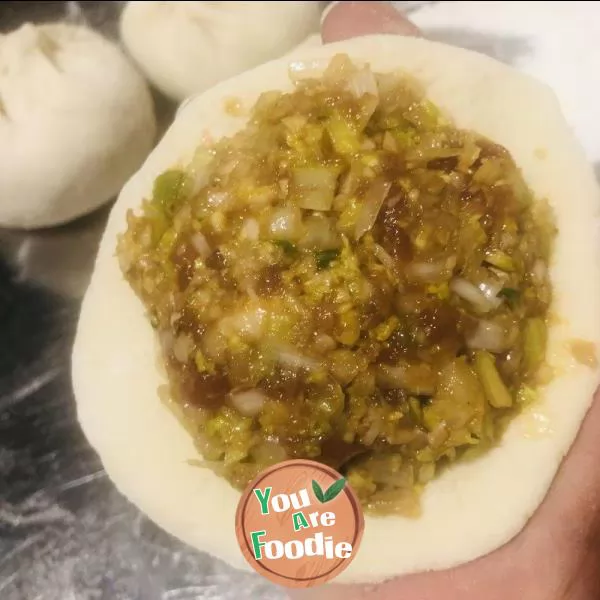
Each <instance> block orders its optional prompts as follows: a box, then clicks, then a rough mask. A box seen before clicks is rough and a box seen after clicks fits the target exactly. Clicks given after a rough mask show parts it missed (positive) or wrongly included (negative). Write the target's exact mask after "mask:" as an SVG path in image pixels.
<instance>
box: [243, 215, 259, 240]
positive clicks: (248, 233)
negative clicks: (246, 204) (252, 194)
mask: <svg viewBox="0 0 600 600" xmlns="http://www.w3.org/2000/svg"><path fill="white" fill-rule="evenodd" d="M240 233H241V235H242V236H243V237H245V238H246V239H247V240H252V241H256V240H257V239H258V236H259V233H260V227H259V225H258V221H257V220H256V219H246V220H245V221H244V224H243V225H242V229H241V232H240Z"/></svg>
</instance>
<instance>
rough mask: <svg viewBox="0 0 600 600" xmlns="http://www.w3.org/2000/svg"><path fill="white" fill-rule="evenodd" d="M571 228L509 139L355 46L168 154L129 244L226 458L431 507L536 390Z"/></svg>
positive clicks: (242, 480)
mask: <svg viewBox="0 0 600 600" xmlns="http://www.w3.org/2000/svg"><path fill="white" fill-rule="evenodd" d="M553 236H554V225H553V222H552V217H551V214H550V211H549V210H548V209H547V207H546V206H545V205H544V204H543V203H542V202H541V201H539V200H536V199H534V197H533V195H532V193H531V191H530V190H529V189H528V188H527V186H526V184H525V182H524V180H523V177H522V175H521V173H520V171H519V169H518V167H517V166H516V165H515V163H514V161H513V160H512V158H511V156H510V154H509V153H508V152H507V151H506V149H504V148H503V147H501V146H499V145H498V144H495V143H492V142H490V141H489V140H486V139H484V138H483V137H481V136H479V135H478V134H477V133H474V132H470V131H462V130H458V129H456V128H455V127H454V126H453V124H452V123H451V122H450V121H448V120H447V119H446V118H445V117H444V116H443V115H442V114H441V113H440V112H439V111H438V110H437V108H436V107H435V106H433V105H432V104H431V103H430V102H429V101H428V100H427V99H426V98H425V96H424V93H423V91H422V90H421V89H420V88H419V86H418V85H417V84H416V83H415V82H414V81H412V80H409V79H407V78H405V77H403V76H400V75H398V74H374V73H372V72H371V71H370V70H369V68H368V67H358V66H356V65H354V64H352V63H351V62H350V60H349V59H348V58H347V57H345V56H343V55H340V56H337V57H335V58H334V59H333V60H332V61H331V64H330V65H329V67H328V69H327V70H326V72H325V73H324V75H323V76H322V77H320V78H315V79H306V80H302V81H298V82H296V85H295V89H294V91H293V92H291V93H285V94H284V93H280V92H267V93H265V94H263V95H262V96H261V97H260V98H259V100H258V101H257V103H256V105H255V107H254V109H253V113H252V117H251V119H250V121H249V123H248V125H247V127H246V128H245V129H244V130H242V131H240V132H239V133H238V134H236V135H234V136H233V137H231V138H225V139H223V140H221V141H219V142H217V143H215V144H214V145H213V146H211V147H205V146H204V147H200V148H199V149H198V151H197V153H196V156H195V157H194V159H193V161H192V162H191V164H190V165H189V167H188V168H187V169H186V170H185V171H184V170H177V169H172V170H168V171H166V172H165V173H163V174H162V175H160V176H159V177H158V178H157V180H156V182H155V186H154V192H153V194H152V197H151V198H148V199H147V200H146V201H145V202H144V205H143V207H142V210H141V211H140V212H139V214H135V213H134V212H133V211H132V212H130V213H129V214H128V220H127V230H126V231H125V232H124V234H123V235H122V236H120V238H119V242H118V255H119V259H120V264H121V267H122V270H123V273H124V275H125V277H126V278H127V281H128V282H129V283H130V285H131V286H132V288H133V289H134V290H135V292H136V293H137V294H138V296H139V298H140V299H141V301H142V302H143V303H144V305H145V307H146V309H147V312H148V315H149V319H150V322H151V323H152V326H153V327H154V328H155V329H156V331H157V335H158V338H159V340H160V342H161V347H162V351H163V355H164V359H165V363H166V366H167V371H168V374H169V382H170V388H171V389H170V393H171V397H172V399H171V401H170V406H171V407H172V409H173V410H175V411H176V413H177V414H178V416H179V417H180V418H181V420H182V423H183V424H184V425H185V427H186V428H187V430H188V431H189V432H190V434H191V435H193V437H194V440H195V442H196V445H197V447H198V449H199V451H200V452H201V453H202V455H203V458H204V464H205V465H206V466H207V467H209V468H212V469H214V470H215V471H216V472H217V473H219V474H220V475H222V476H223V477H225V478H226V479H227V480H228V481H230V482H231V483H232V484H233V485H235V486H236V487H242V486H244V485H245V484H246V483H247V482H248V481H249V480H250V479H251V478H253V477H254V476H255V475H256V474H257V473H258V472H259V471H261V470H262V469H264V468H266V467H267V466H269V465H270V464H273V463H274V462H277V461H280V460H284V459H286V458H300V457H308V458H312V459H316V460H319V461H322V462H324V463H327V464H330V465H332V466H334V467H335V468H336V469H339V470H340V471H341V472H342V473H344V474H345V475H346V477H347V478H348V481H349V483H350V485H352V487H353V488H354V489H355V491H356V492H357V493H358V495H359V497H360V498H361V500H362V502H363V503H364V506H365V508H366V509H367V510H369V511H373V512H378V513H383V514H385V513H398V514H404V515H415V514H418V510H419V494H420V492H421V491H422V489H423V487H424V486H425V485H427V483H428V482H429V481H430V480H431V479H432V478H434V477H435V475H436V473H437V472H438V471H439V470H440V469H441V468H444V467H445V466H446V465H447V464H449V463H451V462H452V461H455V460H460V459H464V458H466V457H467V456H470V455H473V454H476V453H480V452H484V451H485V450H486V449H488V448H490V447H491V446H492V445H493V444H494V443H495V442H497V441H498V439H499V437H500V436H501V435H502V432H503V430H504V428H505V427H506V425H507V423H508V422H509V421H510V419H512V418H513V417H514V416H515V415H516V414H517V412H518V411H519V410H520V409H521V407H522V406H523V405H524V403H527V402H530V401H532V399H533V398H534V396H535V386H536V376H537V374H538V372H539V369H540V366H541V365H542V364H543V362H544V356H545V349H546V329H547V325H546V320H547V315H548V309H549V307H550V303H551V299H552V290H551V285H550V280H549V275H548V263H549V260H550V257H551V251H552V240H553Z"/></svg>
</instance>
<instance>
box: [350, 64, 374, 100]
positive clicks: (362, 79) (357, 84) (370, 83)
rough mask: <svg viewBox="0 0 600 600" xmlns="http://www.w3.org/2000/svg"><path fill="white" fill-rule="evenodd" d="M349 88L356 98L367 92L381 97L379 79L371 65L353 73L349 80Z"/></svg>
mask: <svg viewBox="0 0 600 600" xmlns="http://www.w3.org/2000/svg"><path fill="white" fill-rule="evenodd" d="M348 89H349V90H350V92H351V94H352V95H353V96H354V97H355V98H362V97H363V96H364V95H365V94H371V95H372V96H375V97H376V98H379V90H378V89H377V81H376V79H375V75H373V73H372V71H371V69H369V67H363V68H362V69H360V70H358V71H356V73H354V75H352V77H351V78H350V80H349V81H348Z"/></svg>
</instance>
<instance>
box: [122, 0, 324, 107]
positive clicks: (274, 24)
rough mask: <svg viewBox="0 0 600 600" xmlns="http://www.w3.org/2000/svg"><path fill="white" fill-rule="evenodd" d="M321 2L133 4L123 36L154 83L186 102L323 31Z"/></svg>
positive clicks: (126, 13) (129, 5)
mask: <svg viewBox="0 0 600 600" xmlns="http://www.w3.org/2000/svg"><path fill="white" fill-rule="evenodd" d="M320 15H321V7H320V3H319V2H155V1H149V2H146V1H143V2H128V3H127V5H126V6H125V8H124V10H123V13H122V16H121V38H122V40H123V43H124V44H125V46H126V48H127V50H128V51H129V53H130V54H131V56H132V57H133V59H134V60H135V61H136V62H137V63H138V65H139V66H140V68H141V69H142V70H143V71H144V73H145V74H146V75H147V77H148V78H149V79H150V81H152V83H153V84H154V85H155V86H156V87H157V88H158V89H159V90H161V91H162V92H163V93H164V94H166V95H167V96H169V97H170V98H172V99H173V100H177V101H180V100H184V99H185V98H187V97H188V96H191V95H192V94H197V93H198V92H203V91H204V90H206V89H208V88H209V87H211V86H213V85H215V84H216V83H218V82H220V81H223V80H224V79H227V78H228V77H232V76H234V75H237V74H238V73H242V72H243V71H245V70H247V69H250V68H252V67H255V66H256V65H259V64H261V63H264V62H266V61H268V60H272V59H274V58H278V57H280V56H282V55H283V54H285V53H286V52H287V51H289V50H291V49H292V48H293V47H294V46H296V45H297V44H300V42H302V40H304V38H306V37H307V36H308V35H309V34H311V33H315V32H317V31H318V29H319V17H320Z"/></svg>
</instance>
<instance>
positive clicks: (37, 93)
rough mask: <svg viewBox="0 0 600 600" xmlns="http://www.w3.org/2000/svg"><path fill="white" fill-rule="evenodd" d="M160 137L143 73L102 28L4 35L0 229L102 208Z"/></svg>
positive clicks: (47, 28) (58, 27)
mask: <svg viewBox="0 0 600 600" xmlns="http://www.w3.org/2000/svg"><path fill="white" fill-rule="evenodd" d="M155 134H156V122H155V117H154V110H153V105H152V98H151V96H150V92H149V90H148V87H147V85H146V83H145V81H144V79H143V78H142V76H141V75H140V74H139V73H138V72H137V71H136V69H135V68H134V67H133V66H132V65H131V64H130V63H129V62H128V60H127V59H126V58H125V56H124V55H123V54H122V53H121V51H120V50H119V49H118V48H117V47H116V46H115V45H114V44H113V43H111V42H109V41H108V40H106V39H104V38H103V37H102V36H100V35H99V34H97V33H94V32H93V31H91V30H90V29H87V28H85V27H80V26H73V25H67V24H48V25H41V26H34V25H32V24H25V25H23V26H22V27H20V28H19V29H17V30H15V31H13V32H11V33H9V34H7V35H3V36H0V164H1V165H2V168H0V197H1V198H2V201H1V202H0V226H5V227H15V228H28V229H29V228H38V227H48V226H53V225H57V224H60V223H65V222H67V221H70V220H72V219H74V218H77V217H79V216H81V215H84V214H86V213H88V212H90V211H92V210H94V209H96V208H97V207H99V206H100V205H102V204H103V203H105V202H107V201H109V200H110V199H112V198H113V197H115V196H116V194H117V193H118V192H119V190H120V189H121V187H122V186H123V184H124V183H125V181H126V180H127V179H128V178H129V177H130V176H131V175H132V173H133V172H135V171H136V169H138V168H139V166H140V165H141V163H142V162H143V160H144V159H145V158H146V156H147V154H148V153H149V151H150V150H151V148H152V145H153V143H154V140H155Z"/></svg>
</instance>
